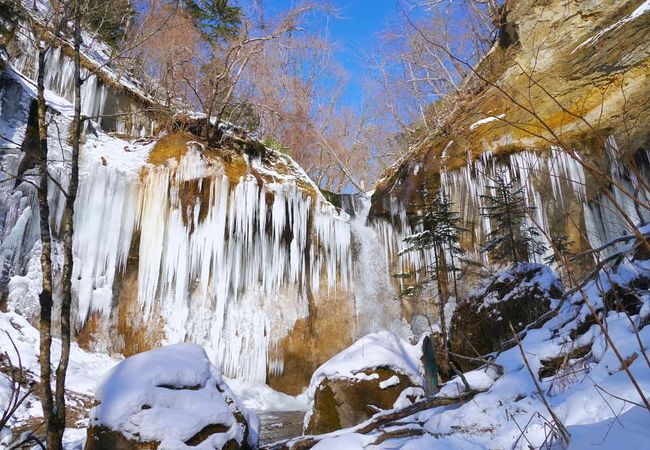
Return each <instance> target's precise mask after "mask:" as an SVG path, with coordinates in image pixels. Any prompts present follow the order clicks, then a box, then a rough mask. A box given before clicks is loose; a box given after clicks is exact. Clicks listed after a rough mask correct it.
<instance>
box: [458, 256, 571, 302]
mask: <svg viewBox="0 0 650 450" xmlns="http://www.w3.org/2000/svg"><path fill="white" fill-rule="evenodd" d="M530 275H532V276H530ZM516 279H519V282H518V283H517V285H516V286H514V288H513V289H512V290H510V291H509V292H508V293H506V294H505V295H503V296H501V295H500V294H499V292H497V291H495V290H490V288H491V287H492V286H493V285H494V284H495V283H500V284H501V283H508V282H511V281H514V280H516ZM535 288H536V289H538V290H539V292H540V293H544V294H546V295H548V293H549V292H550V291H551V290H553V289H555V290H556V291H558V292H562V283H561V282H560V279H559V278H558V276H557V275H556V274H555V273H554V272H553V271H552V270H551V268H550V267H548V266H546V265H544V264H537V263H521V264H517V265H516V266H515V267H513V268H511V269H507V270H504V271H502V272H499V273H498V274H497V275H495V276H494V277H491V278H488V279H486V280H484V281H483V282H482V284H481V285H480V286H479V287H477V288H475V289H473V290H472V291H471V292H470V293H469V296H470V297H473V298H480V299H482V303H481V305H480V307H479V310H481V309H483V308H487V307H489V306H491V305H493V304H495V303H497V302H507V301H509V300H510V299H511V298H513V297H517V296H521V294H522V293H523V292H529V291H531V290H532V289H535ZM552 300H554V301H555V303H557V300H558V299H552ZM553 306H555V305H554V304H552V305H551V307H553Z"/></svg>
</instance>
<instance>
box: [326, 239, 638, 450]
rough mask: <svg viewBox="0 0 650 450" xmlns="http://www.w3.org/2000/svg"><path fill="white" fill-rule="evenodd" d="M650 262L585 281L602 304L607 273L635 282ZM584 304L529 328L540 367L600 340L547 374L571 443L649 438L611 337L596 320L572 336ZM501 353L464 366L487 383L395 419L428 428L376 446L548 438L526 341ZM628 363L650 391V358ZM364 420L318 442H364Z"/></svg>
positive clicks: (621, 318) (620, 323) (632, 345)
mask: <svg viewBox="0 0 650 450" xmlns="http://www.w3.org/2000/svg"><path fill="white" fill-rule="evenodd" d="M628 251H629V247H628ZM649 270H650V267H649V266H648V264H647V261H637V260H630V257H629V256H627V257H626V258H625V261H624V262H622V263H620V264H618V265H617V266H615V267H613V268H611V269H607V270H606V271H603V272H601V273H600V275H599V276H598V277H597V278H596V279H595V280H593V281H592V282H590V283H589V284H588V285H587V286H585V289H584V290H585V292H586V293H587V294H588V295H589V298H590V301H591V303H592V304H594V306H595V307H596V308H599V307H600V306H601V305H602V299H601V296H602V293H601V292H600V291H599V289H598V286H599V285H600V286H601V288H602V289H604V290H607V289H609V287H610V286H611V284H606V283H605V281H608V283H618V284H620V285H622V286H629V285H631V284H633V283H635V280H636V279H639V278H643V277H646V278H647V277H648V273H650V272H649ZM638 292H639V293H640V299H641V301H642V303H643V305H642V307H641V312H640V313H639V316H636V315H635V316H632V317H631V319H632V323H634V324H635V326H638V324H639V321H640V316H644V315H647V314H648V312H649V311H650V295H648V294H647V290H643V289H640V290H638ZM585 308H586V305H585V304H584V301H583V299H582V297H581V295H580V294H575V295H573V296H572V297H571V298H569V299H567V301H566V302H565V303H564V304H562V305H561V307H560V310H559V313H558V315H557V316H556V317H554V318H553V319H551V320H549V321H548V322H546V323H545V324H544V325H543V326H542V327H541V328H539V329H533V330H529V331H528V332H527V333H526V335H525V337H523V339H522V346H523V348H524V351H525V354H526V358H527V360H528V362H529V364H530V366H531V368H532V370H533V373H537V372H538V370H539V369H540V368H541V366H542V364H543V361H547V360H550V359H552V358H555V357H557V356H558V355H564V354H568V353H570V352H571V351H572V350H574V349H576V348H578V347H581V346H584V345H589V344H591V343H593V346H592V351H591V353H590V354H588V355H587V356H586V357H584V358H582V359H580V360H572V361H569V365H568V366H567V367H566V368H565V369H564V370H562V371H560V372H558V373H557V374H556V375H554V376H550V377H547V378H544V379H542V380H539V381H538V382H539V384H540V386H541V389H542V391H543V392H544V393H545V396H546V399H547V400H548V402H549V403H550V405H551V407H552V408H553V410H554V412H555V414H556V415H557V416H558V417H559V418H560V420H561V421H562V422H563V423H564V425H566V426H567V427H568V429H569V432H570V434H571V443H570V446H569V448H570V449H587V448H602V449H618V448H631V449H635V448H647V442H648V439H650V426H649V424H650V416H649V415H648V411H647V410H645V409H643V408H641V407H638V406H635V403H636V404H638V403H639V402H640V401H641V400H640V398H639V395H638V393H637V392H636V390H635V389H634V386H633V385H632V383H631V382H630V379H629V378H628V377H627V375H626V374H625V372H623V371H622V370H621V369H620V362H619V360H618V359H617V358H616V357H615V355H614V353H613V351H612V348H611V346H609V345H606V344H605V340H604V336H603V335H602V332H601V331H600V328H599V327H597V326H596V325H594V326H592V327H591V328H590V329H589V330H588V331H587V332H586V333H585V334H583V335H582V336H577V337H576V339H575V340H572V339H571V337H570V333H571V331H572V330H574V329H575V328H576V326H577V321H580V320H582V318H584V317H586V313H585ZM603 321H604V325H605V326H606V327H607V330H608V332H609V333H610V335H611V338H612V340H613V342H615V344H616V347H617V349H618V350H619V352H620V353H621V354H622V355H623V358H627V357H629V356H630V355H634V354H635V353H636V354H637V355H638V354H639V343H638V340H637V337H636V335H635V333H634V330H633V329H632V325H631V324H630V321H629V320H628V318H627V317H626V316H625V315H624V314H622V313H617V312H615V311H610V312H609V313H608V314H607V315H606V316H605V317H604V318H603ZM639 338H640V339H641V342H642V343H643V345H644V347H646V348H647V346H648V344H650V327H648V326H647V325H646V326H645V327H643V328H642V329H641V330H640V331H639ZM494 363H495V365H491V366H490V367H487V368H485V367H484V368H480V369H476V370H473V371H470V372H467V373H465V377H466V379H467V381H468V383H469V385H470V386H471V387H472V389H476V390H479V391H484V392H482V393H479V394H477V395H476V396H475V397H474V398H473V399H472V400H471V401H469V402H466V403H463V404H459V405H456V406H450V407H439V408H434V409H431V410H426V411H422V412H420V413H418V414H416V415H414V416H413V417H411V418H407V419H404V420H402V421H401V422H400V423H399V424H398V425H395V427H393V428H392V429H396V430H400V429H406V428H408V427H416V428H419V429H420V430H422V429H423V430H424V431H425V436H422V437H412V438H400V439H389V440H387V441H385V442H382V443H381V444H379V445H376V446H375V447H373V448H377V449H395V448H400V449H403V448H409V449H425V448H427V449H428V448H447V449H466V448H474V449H492V448H515V449H520V448H522V449H523V448H528V446H529V445H531V446H533V447H535V448H539V447H540V445H542V443H543V442H544V440H545V439H546V438H547V437H548V434H549V426H548V423H546V420H547V419H545V418H548V411H547V410H546V409H545V407H544V406H543V404H542V402H541V400H540V398H539V394H538V393H537V389H536V387H535V385H534V384H533V382H532V380H531V378H530V375H529V373H528V370H527V369H526V367H525V365H524V362H523V360H522V357H521V354H520V350H519V348H518V347H516V346H515V347H513V348H510V349H509V350H506V351H504V352H502V353H500V354H498V355H497V358H496V360H495V361H494ZM629 369H630V371H631V373H632V374H633V376H634V378H635V380H636V381H637V382H638V383H639V386H640V387H641V389H642V390H643V392H644V393H645V395H646V396H647V395H650V367H648V365H647V364H646V363H645V361H644V360H643V358H642V357H641V356H640V355H639V356H638V357H637V358H636V359H635V360H634V361H633V362H632V363H631V364H630V366H629ZM463 391H464V385H463V383H462V381H461V380H460V379H459V377H455V378H453V379H452V380H450V381H449V382H447V383H446V384H445V385H443V386H442V389H441V391H440V392H439V393H438V394H437V395H438V396H444V397H447V396H451V397H455V396H457V395H458V393H459V392H463ZM408 405H409V403H408V402H400V401H398V402H396V404H395V407H405V406H408ZM359 426H363V425H359ZM356 429H358V427H353V428H351V429H347V430H341V431H337V432H335V433H331V434H330V435H325V436H323V437H321V439H320V442H319V444H318V445H319V447H318V448H321V449H324V450H328V449H332V450H334V449H337V448H341V447H340V446H339V443H341V442H344V443H345V444H346V447H345V448H349V449H361V448H364V446H366V445H367V444H368V443H371V442H373V441H374V438H375V437H377V436H379V435H378V434H376V433H371V434H370V435H368V436H366V437H365V439H364V438H363V437H362V436H359V435H358V434H357V433H355V430H356Z"/></svg>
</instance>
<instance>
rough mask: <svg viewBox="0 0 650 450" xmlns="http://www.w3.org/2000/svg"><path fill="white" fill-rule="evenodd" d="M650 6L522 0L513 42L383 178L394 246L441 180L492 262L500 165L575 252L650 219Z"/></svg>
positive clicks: (376, 202)
mask: <svg viewBox="0 0 650 450" xmlns="http://www.w3.org/2000/svg"><path fill="white" fill-rule="evenodd" d="M649 11H650V3H649V2H647V1H640V0H637V1H623V2H621V1H607V0H606V1H585V2H575V1H570V0H569V1H566V0H552V1H544V2H538V1H527V0H520V1H516V2H511V9H510V11H509V13H508V15H507V19H508V23H507V25H506V26H505V27H504V30H505V31H504V32H507V33H508V35H509V39H507V44H508V45H507V46H505V45H504V44H503V43H502V42H498V43H496V44H495V45H494V46H493V48H492V49H491V50H490V51H489V52H488V54H487V55H486V56H485V57H484V58H483V59H482V60H481V61H480V63H479V64H478V65H477V66H476V67H475V68H474V69H473V70H474V74H473V76H470V78H469V79H468V80H467V81H466V83H465V84H464V87H463V89H462V91H461V92H460V93H459V94H458V95H457V96H454V97H452V100H451V101H450V103H451V105H450V106H448V114H447V116H446V117H445V118H444V121H443V122H444V124H443V126H441V127H440V128H439V129H437V130H436V131H435V132H433V133H423V137H422V138H420V139H418V140H417V144H416V145H414V146H413V148H412V149H411V151H410V153H409V154H408V155H407V156H406V157H405V158H403V159H402V160H401V161H400V162H399V163H398V164H397V165H396V166H395V167H393V168H391V169H389V170H388V171H387V172H386V173H384V175H383V177H382V179H381V180H380V181H379V182H378V185H377V187H376V191H375V193H374V195H373V197H372V209H371V212H370V218H371V221H373V222H374V223H375V226H377V227H380V228H384V227H385V230H386V231H385V232H384V233H382V236H384V241H385V242H387V243H388V244H389V247H392V248H393V249H394V250H393V252H398V251H399V248H400V246H399V243H400V242H401V240H402V238H403V236H404V235H405V234H406V235H407V234H409V233H411V229H410V225H411V221H409V220H407V218H406V214H405V211H409V212H410V213H416V211H415V209H416V208H414V206H413V205H417V204H418V203H419V202H420V196H421V192H422V190H423V187H426V188H429V189H437V188H441V189H443V190H444V191H445V192H447V193H448V194H449V195H450V197H451V200H452V201H453V202H454V203H455V205H456V209H458V210H459V211H460V213H461V216H462V218H463V222H464V225H465V227H466V228H468V229H469V230H470V231H469V233H467V235H466V236H465V238H464V242H463V247H464V248H465V249H466V250H467V252H468V255H469V256H471V257H472V259H473V260H475V261H477V262H486V261H487V259H486V258H487V256H486V255H485V254H480V252H479V250H480V247H481V245H482V244H483V243H484V242H485V236H486V235H487V234H488V233H489V232H490V229H491V224H490V223H489V221H488V220H487V219H485V218H483V217H481V215H480V212H481V209H482V207H483V206H484V202H483V199H482V197H481V196H482V195H484V194H485V193H487V192H489V191H490V186H491V185H493V184H494V182H493V181H492V180H494V178H495V175H496V173H497V172H499V173H501V172H503V173H504V174H505V176H506V177H507V178H509V179H512V180H515V181H516V183H518V184H519V185H522V186H525V196H526V201H527V203H528V204H529V205H530V206H532V207H534V208H535V214H534V219H535V220H534V221H535V222H537V224H539V225H540V226H541V228H542V229H543V231H544V234H546V235H551V234H555V235H561V234H566V235H568V236H569V238H570V239H571V240H572V241H573V242H574V244H573V251H574V252H581V251H583V250H586V249H589V248H591V247H599V246H600V245H601V244H603V243H605V242H608V241H609V240H611V239H612V238H614V237H617V236H620V235H622V234H625V233H629V230H630V227H629V223H627V222H626V220H624V219H623V217H624V216H628V217H630V218H631V220H632V221H633V222H643V221H645V220H647V218H648V208H647V206H645V207H640V206H639V203H641V204H645V205H647V204H648V201H647V199H648V192H647V190H648V189H647V187H648V185H647V181H646V180H647V179H648V168H649V161H650V160H649V159H648V150H649V149H650V146H649V143H650V132H649V131H648V128H647V126H646V124H647V123H648V119H649V118H650V117H649V112H648V111H649V110H648V105H649V104H650V90H649V89H648V88H647V80H648V74H649V73H650V43H649V42H648V39H647V38H646V37H645V33H646V31H647V30H648V27H649V26H650V14H648V12H649ZM635 199H640V201H635ZM531 221H532V220H531ZM391 230H406V232H403V231H400V232H399V233H397V234H396V235H391V233H392V231H391Z"/></svg>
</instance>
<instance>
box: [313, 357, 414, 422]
mask: <svg viewBox="0 0 650 450" xmlns="http://www.w3.org/2000/svg"><path fill="white" fill-rule="evenodd" d="M355 375H358V376H359V378H340V379H331V378H325V379H324V380H323V381H322V382H321V383H320V385H319V386H318V388H317V389H316V393H315V396H314V405H313V407H312V414H311V416H310V418H309V422H308V424H307V426H306V428H305V433H306V434H322V433H328V432H330V431H335V430H340V429H341V428H347V427H351V426H353V425H356V424H358V423H361V422H363V421H364V420H366V419H369V418H370V417H372V416H373V415H374V414H375V413H377V411H378V410H379V409H391V408H393V405H394V404H395V402H396V401H397V399H398V398H399V397H400V394H401V393H402V392H403V391H404V390H405V389H407V388H411V387H414V385H413V383H412V382H411V380H410V379H409V378H408V377H407V376H405V375H403V374H401V373H399V372H396V371H394V370H391V369H386V368H378V369H368V370H364V371H362V372H358V373H357V374H355ZM393 377H397V378H398V379H399V383H395V384H393V382H388V383H387V384H388V385H390V386H387V387H384V389H382V388H381V387H380V384H381V383H383V382H386V381H387V380H389V379H393V380H394V378H393Z"/></svg>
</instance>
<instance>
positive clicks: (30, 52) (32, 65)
mask: <svg viewBox="0 0 650 450" xmlns="http://www.w3.org/2000/svg"><path fill="white" fill-rule="evenodd" d="M82 40H83V42H84V43H92V47H91V46H88V45H82V55H83V57H84V58H85V59H87V60H88V61H89V64H90V65H91V67H94V68H93V69H92V70H91V69H89V68H87V67H85V65H82V67H81V78H82V80H84V82H83V84H82V85H81V114H82V115H84V116H86V117H93V118H95V120H96V121H97V123H98V124H99V125H100V126H103V128H104V129H106V130H107V131H116V132H118V133H121V134H131V135H134V136H143V135H147V134H152V133H153V130H154V128H155V126H156V125H155V123H154V121H152V120H151V119H149V118H148V117H146V115H144V114H142V113H140V112H141V111H142V109H143V108H142V107H141V106H138V105H137V104H136V103H135V102H134V100H132V99H131V98H130V97H128V96H126V95H121V94H120V93H119V92H116V91H115V90H113V89H111V87H110V86H108V85H107V84H106V83H105V82H104V81H103V80H102V77H103V78H105V79H109V80H111V82H115V83H117V84H120V85H122V86H124V87H126V88H128V90H130V91H131V92H134V93H136V94H137V96H139V97H141V98H146V97H147V96H146V94H145V93H144V92H142V90H140V89H139V88H138V87H137V86H136V85H135V83H134V82H133V81H132V80H131V79H130V78H129V77H128V76H127V75H124V74H120V75H118V74H117V73H116V72H115V71H114V70H112V69H111V68H110V65H111V64H110V63H111V56H110V55H111V50H110V48H108V47H107V46H106V44H103V43H101V42H98V41H97V39H96V38H94V37H92V36H90V35H88V34H87V33H86V32H84V33H83V34H82ZM35 42H38V37H37V36H35V35H34V33H33V31H32V29H31V27H30V26H29V25H28V24H27V23H26V22H22V21H21V22H19V26H18V29H17V32H16V33H15V37H14V42H13V44H14V47H15V48H16V49H17V50H15V52H16V53H17V54H16V56H15V58H12V66H13V68H14V70H16V71H17V72H19V73H21V74H23V75H24V76H25V77H27V78H30V79H32V80H35V79H36V75H37V73H38V53H37V51H36V48H35ZM100 74H101V76H100ZM44 84H45V88H46V89H48V90H50V91H52V92H53V93H55V94H56V95H59V96H61V97H63V98H64V99H66V100H67V101H69V102H72V101H73V100H74V61H73V60H72V59H71V58H70V57H69V56H68V55H66V53H65V51H63V49H62V48H61V47H58V46H53V47H52V48H51V49H50V50H49V51H48V52H47V54H46V58H45V68H44ZM102 116H104V117H102Z"/></svg>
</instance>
